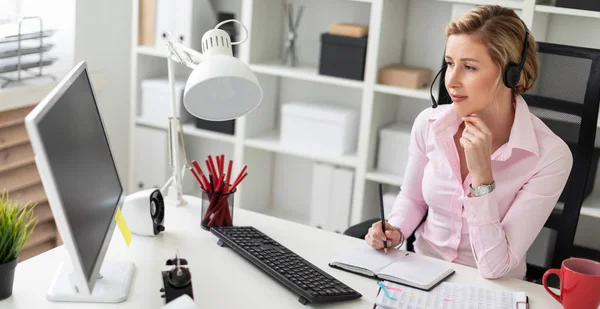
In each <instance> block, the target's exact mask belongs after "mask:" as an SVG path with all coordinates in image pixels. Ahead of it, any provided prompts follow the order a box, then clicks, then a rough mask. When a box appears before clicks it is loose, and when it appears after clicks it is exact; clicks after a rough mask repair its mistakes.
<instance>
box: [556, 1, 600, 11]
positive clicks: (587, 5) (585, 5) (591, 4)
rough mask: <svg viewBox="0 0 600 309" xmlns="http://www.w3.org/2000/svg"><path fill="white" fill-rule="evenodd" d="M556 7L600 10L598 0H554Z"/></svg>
mask: <svg viewBox="0 0 600 309" xmlns="http://www.w3.org/2000/svg"><path fill="white" fill-rule="evenodd" d="M556 6H557V7H563V8H570V9H579V10H588V11H600V1H598V0H556Z"/></svg>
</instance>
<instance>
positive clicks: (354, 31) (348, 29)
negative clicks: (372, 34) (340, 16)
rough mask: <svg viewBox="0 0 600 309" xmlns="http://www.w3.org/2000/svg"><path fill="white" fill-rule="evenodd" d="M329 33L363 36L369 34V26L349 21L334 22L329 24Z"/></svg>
mask: <svg viewBox="0 0 600 309" xmlns="http://www.w3.org/2000/svg"><path fill="white" fill-rule="evenodd" d="M329 33H330V34H334V35H343V36H351V37H355V38H362V37H366V36H367V35H368V34H369V26H368V25H359V24H348V23H339V24H333V25H330V26H329Z"/></svg>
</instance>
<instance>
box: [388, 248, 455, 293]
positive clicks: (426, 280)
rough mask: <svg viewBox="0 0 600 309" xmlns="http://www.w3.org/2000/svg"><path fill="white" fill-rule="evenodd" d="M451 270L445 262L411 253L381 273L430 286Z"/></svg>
mask: <svg viewBox="0 0 600 309" xmlns="http://www.w3.org/2000/svg"><path fill="white" fill-rule="evenodd" d="M450 271H452V269H451V268H450V267H449V266H447V265H446V264H445V263H437V262H435V261H432V260H431V259H428V258H425V257H423V256H419V255H417V254H409V255H407V256H403V257H402V258H400V259H399V260H398V261H396V263H394V264H391V265H389V266H388V267H386V268H384V269H383V270H381V271H380V272H379V275H386V276H388V277H395V278H398V279H403V280H405V281H408V282H412V283H416V284H418V285H421V286H428V285H429V284H430V283H431V282H434V281H437V280H438V279H439V278H440V277H441V276H442V275H443V274H446V273H448V272H450Z"/></svg>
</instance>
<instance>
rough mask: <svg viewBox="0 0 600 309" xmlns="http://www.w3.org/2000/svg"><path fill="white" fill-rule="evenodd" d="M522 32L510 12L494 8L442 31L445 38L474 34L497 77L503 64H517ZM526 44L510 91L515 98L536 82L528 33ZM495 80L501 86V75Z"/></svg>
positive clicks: (534, 55)
mask: <svg viewBox="0 0 600 309" xmlns="http://www.w3.org/2000/svg"><path fill="white" fill-rule="evenodd" d="M525 31H526V28H525V24H524V23H523V22H522V21H521V19H520V18H519V16H518V15H517V14H516V13H515V11H514V10H512V9H508V8H504V7H501V6H498V5H484V6H479V7H476V8H474V9H472V10H470V11H468V12H466V13H464V14H463V15H461V16H459V17H458V18H457V19H455V20H454V21H452V22H450V23H449V24H448V26H447V27H446V36H447V37H449V36H450V35H453V34H474V35H475V36H476V37H477V38H478V39H479V41H480V42H481V43H482V44H484V45H485V46H486V47H487V50H488V53H489V55H490V57H491V58H492V61H494V63H496V64H497V65H498V66H499V68H500V70H501V72H502V73H501V74H504V68H505V67H506V65H507V64H509V63H513V64H518V63H520V62H521V54H522V53H523V40H524V39H525ZM528 42H529V48H528V50H527V60H526V61H525V64H524V67H523V70H522V71H521V76H520V80H519V83H518V84H517V86H515V88H514V91H515V92H517V93H518V94H523V93H525V92H526V91H527V90H529V89H531V88H532V87H533V85H534V83H535V81H536V80H537V78H538V65H539V63H538V57H537V49H538V46H537V43H536V41H535V39H534V37H533V35H532V34H531V33H529V37H528ZM498 78H499V80H498V83H502V75H500V76H498Z"/></svg>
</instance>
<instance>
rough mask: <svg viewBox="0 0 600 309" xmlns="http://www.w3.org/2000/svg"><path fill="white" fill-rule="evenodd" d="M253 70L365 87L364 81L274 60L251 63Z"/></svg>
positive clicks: (314, 80)
mask: <svg viewBox="0 0 600 309" xmlns="http://www.w3.org/2000/svg"><path fill="white" fill-rule="evenodd" d="M250 68H251V69H252V71H254V72H256V73H262V74H269V75H275V76H281V77H288V78H294V79H299V80H307V81H311V82H317V83H324V84H330V85H337V86H344V87H350V88H359V89H360V88H363V86H364V82H362V81H358V80H352V79H347V78H340V77H333V76H327V75H320V74H319V70H318V69H317V68H315V67H309V66H297V67H289V66H286V65H282V64H279V63H278V62H275V61H272V62H267V63H261V64H250Z"/></svg>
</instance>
